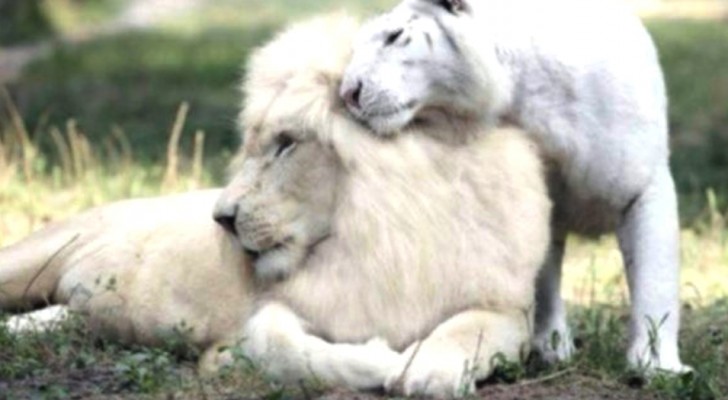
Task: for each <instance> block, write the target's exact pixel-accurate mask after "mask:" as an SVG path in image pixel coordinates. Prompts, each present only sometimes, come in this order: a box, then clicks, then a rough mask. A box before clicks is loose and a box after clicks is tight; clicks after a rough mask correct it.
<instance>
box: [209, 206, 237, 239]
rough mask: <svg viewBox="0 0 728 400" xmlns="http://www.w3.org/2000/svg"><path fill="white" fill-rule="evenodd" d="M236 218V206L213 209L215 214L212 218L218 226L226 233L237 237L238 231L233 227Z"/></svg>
mask: <svg viewBox="0 0 728 400" xmlns="http://www.w3.org/2000/svg"><path fill="white" fill-rule="evenodd" d="M237 217H238V206H237V205H231V206H229V207H218V208H216V209H215V212H214V213H213V215H212V218H213V219H214V220H215V222H217V223H218V224H220V226H222V227H223V228H224V229H225V230H226V231H228V232H230V233H232V234H233V235H235V236H237V235H238V230H237V228H236V227H235V225H236V223H235V221H236V220H237Z"/></svg>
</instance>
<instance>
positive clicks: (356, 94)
mask: <svg viewBox="0 0 728 400" xmlns="http://www.w3.org/2000/svg"><path fill="white" fill-rule="evenodd" d="M363 88H364V83H362V81H357V82H356V84H355V85H354V86H352V87H349V88H344V90H343V91H342V92H343V94H342V95H341V96H342V97H343V98H344V102H346V105H347V106H349V108H359V107H361V105H360V104H359V99H360V98H361V91H362V89H363Z"/></svg>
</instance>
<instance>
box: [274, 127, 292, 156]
mask: <svg viewBox="0 0 728 400" xmlns="http://www.w3.org/2000/svg"><path fill="white" fill-rule="evenodd" d="M294 147H296V140H295V139H293V137H291V135H289V134H287V133H285V132H284V133H281V134H279V135H278V136H277V137H276V157H280V156H282V155H283V154H284V153H286V152H288V151H290V150H292V149H293V148H294Z"/></svg>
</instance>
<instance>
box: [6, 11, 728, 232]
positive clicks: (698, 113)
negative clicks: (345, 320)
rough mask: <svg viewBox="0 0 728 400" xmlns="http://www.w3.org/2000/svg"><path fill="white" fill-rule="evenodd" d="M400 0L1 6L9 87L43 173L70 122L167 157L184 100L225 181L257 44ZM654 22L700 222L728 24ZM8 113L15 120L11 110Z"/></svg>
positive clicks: (724, 120)
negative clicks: (339, 14)
mask: <svg viewBox="0 0 728 400" xmlns="http://www.w3.org/2000/svg"><path fill="white" fill-rule="evenodd" d="M394 3H395V1H393V0H376V1H367V0H345V1H336V0H316V1H313V0H311V1H305V0H273V1H264V0H216V1H204V0H198V1H195V0H177V1H174V0H145V1H132V0H127V1H124V0H95V1H94V0H45V1H42V0H33V1H17V0H0V46H3V47H1V48H0V82H2V84H4V85H5V86H6V87H7V88H8V90H9V93H10V97H11V98H12V100H13V101H14V103H15V105H16V107H17V109H18V110H19V113H20V115H21V116H22V118H23V120H24V122H25V123H26V125H27V127H28V131H29V132H30V135H31V137H32V140H33V141H34V142H35V143H37V144H38V145H39V148H40V150H41V151H40V152H41V153H42V154H43V155H44V156H45V157H46V158H48V161H47V162H46V163H44V165H45V168H50V167H49V165H53V162H52V161H53V159H54V158H56V157H58V154H57V153H58V151H57V149H56V148H55V145H54V142H53V141H52V140H51V139H52V138H51V137H50V135H49V134H48V132H49V130H50V129H52V127H58V128H59V129H60V130H61V131H63V130H64V129H65V127H66V126H67V123H68V121H69V120H70V119H74V120H75V122H76V123H77V126H78V127H79V129H80V131H82V132H83V133H84V134H85V135H86V136H87V137H88V138H89V141H90V142H91V145H92V146H96V147H98V148H99V149H101V148H102V147H103V143H104V140H105V138H107V137H109V135H110V134H111V132H112V131H113V130H116V131H117V132H123V134H124V136H125V137H127V138H128V141H129V142H130V143H131V148H132V149H133V157H134V162H136V163H139V164H142V165H146V164H153V163H158V162H160V156H161V155H163V154H164V152H165V149H166V146H167V140H168V136H169V130H170V127H171V125H172V122H173V120H174V116H175V112H176V110H177V108H178V106H179V105H180V103H182V102H189V104H190V112H189V115H188V118H187V121H186V124H185V134H184V135H183V137H182V141H181V148H182V149H190V148H191V146H192V140H193V135H192V134H191V133H189V132H194V131H196V130H198V129H199V130H204V132H205V134H206V138H205V149H204V154H205V158H204V160H205V166H206V171H208V172H209V173H210V175H211V177H212V178H211V179H212V181H213V182H214V183H219V182H222V180H223V179H224V176H223V171H224V165H225V164H226V162H227V160H228V159H229V157H230V155H231V153H232V152H233V151H234V149H235V147H236V145H237V140H238V139H237V133H236V132H235V125H234V120H235V117H236V112H237V108H238V105H239V103H240V98H239V93H238V91H237V87H236V85H237V82H238V81H239V79H240V77H241V75H242V66H243V65H244V61H245V58H246V56H247V54H248V52H249V51H250V49H251V48H253V47H254V46H256V45H259V44H261V43H262V42H263V41H265V40H266V38H268V37H270V35H271V34H272V32H274V31H275V30H276V29H277V28H278V27H280V26H281V25H282V24H284V23H285V22H286V21H289V20H291V19H296V18H300V17H302V16H304V15H307V14H312V13H315V12H320V11H325V10H332V9H337V8H345V9H347V10H352V12H354V13H361V14H364V15H366V14H371V13H374V12H377V10H383V9H386V8H387V7H388V6H391V5H392V4H394ZM648 27H649V29H650V31H651V32H652V34H653V36H654V38H655V41H656V42H657V45H658V47H659V50H660V54H661V57H662V63H663V66H664V69H665V72H666V76H667V83H668V89H669V94H670V100H671V106H670V126H671V132H672V149H673V159H672V163H673V171H674V174H675V177H676V180H677V184H678V187H679V192H680V194H681V209H682V210H681V211H682V212H681V215H682V216H683V221H684V222H685V223H693V222H694V221H696V218H700V217H701V216H704V215H705V213H706V210H707V209H708V208H707V206H706V205H707V198H708V197H707V195H706V193H707V191H708V189H712V190H713V191H714V192H715V193H716V194H717V196H716V197H715V199H716V200H715V202H716V204H715V205H714V206H715V207H718V209H719V210H723V211H724V210H725V209H726V206H727V205H728V24H726V22H724V21H720V20H711V21H707V20H700V21H696V20H692V21H690V20H680V19H670V20H665V19H663V20H650V21H648ZM39 43H40V45H39ZM19 49H20V50H28V51H31V56H30V57H29V58H30V59H31V60H32V61H30V62H28V63H27V64H25V66H24V67H22V68H17V67H16V68H15V69H17V70H18V71H12V68H8V67H7V66H4V65H5V64H12V61H13V60H12V57H16V58H17V54H16V53H17V52H18V50H19ZM32 51H35V52H36V53H35V54H32ZM25 55H26V56H27V53H26V54H25ZM8 60H10V61H8ZM3 68H4V69H5V71H4V72H3ZM13 73H14V74H15V76H13V77H10V78H8V77H7V75H9V74H10V75H12V74H13ZM3 74H4V75H6V77H5V78H4V79H3V77H2V75H3ZM3 108H5V107H3ZM0 118H3V119H5V122H3V120H1V119H0V124H2V123H6V124H7V123H8V121H9V118H8V114H7V113H5V112H4V110H3V111H0ZM98 151H100V152H102V151H103V150H98ZM187 153H189V151H188V152H187ZM101 158H103V157H101Z"/></svg>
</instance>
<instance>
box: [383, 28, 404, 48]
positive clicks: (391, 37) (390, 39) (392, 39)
mask: <svg viewBox="0 0 728 400" xmlns="http://www.w3.org/2000/svg"><path fill="white" fill-rule="evenodd" d="M402 33H404V29H397V30H396V31H394V32H392V33H390V34H389V35H387V37H386V38H385V39H384V45H385V46H391V45H393V44H394V42H396V41H397V39H399V37H400V36H402Z"/></svg>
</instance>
